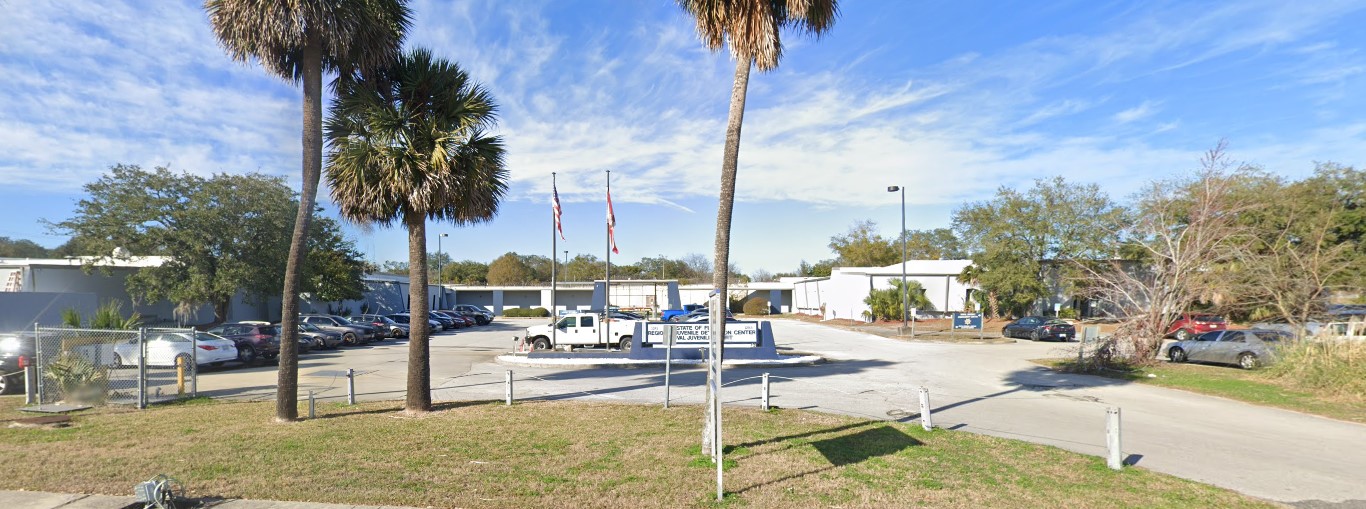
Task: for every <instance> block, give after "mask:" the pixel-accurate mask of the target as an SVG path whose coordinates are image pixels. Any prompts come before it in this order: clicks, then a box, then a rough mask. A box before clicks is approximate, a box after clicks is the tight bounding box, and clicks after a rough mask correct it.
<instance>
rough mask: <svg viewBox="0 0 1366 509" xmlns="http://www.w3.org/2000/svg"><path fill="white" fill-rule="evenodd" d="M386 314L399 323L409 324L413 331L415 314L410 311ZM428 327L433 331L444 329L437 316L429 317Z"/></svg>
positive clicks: (409, 328) (410, 329)
mask: <svg viewBox="0 0 1366 509" xmlns="http://www.w3.org/2000/svg"><path fill="white" fill-rule="evenodd" d="M384 316H385V317H386V318H388V319H390V320H393V321H395V322H398V323H401V324H405V325H407V326H408V330H409V331H412V327H413V323H412V321H413V315H411V314H408V313H394V314H392V315H384ZM427 329H428V330H430V331H432V332H439V331H441V329H442V325H441V322H438V321H436V319H435V318H428V319H427Z"/></svg>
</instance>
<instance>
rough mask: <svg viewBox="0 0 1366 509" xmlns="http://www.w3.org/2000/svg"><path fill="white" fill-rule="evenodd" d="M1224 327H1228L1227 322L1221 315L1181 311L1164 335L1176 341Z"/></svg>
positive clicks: (1223, 328)
mask: <svg viewBox="0 0 1366 509" xmlns="http://www.w3.org/2000/svg"><path fill="white" fill-rule="evenodd" d="M1226 329H1228V322H1225V321H1224V317H1222V316H1218V315H1208V314H1198V313H1183V314H1182V315H1181V316H1178V317H1176V321H1174V322H1172V324H1171V325H1170V326H1168V327H1167V334H1166V336H1167V337H1171V338H1176V340H1177V341H1185V340H1187V339H1190V338H1193V337H1195V336H1197V335H1199V334H1203V333H1206V332H1209V331H1215V330H1226Z"/></svg>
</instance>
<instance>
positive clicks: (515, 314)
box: [503, 308, 550, 318]
mask: <svg viewBox="0 0 1366 509" xmlns="http://www.w3.org/2000/svg"><path fill="white" fill-rule="evenodd" d="M503 316H506V317H508V318H544V317H548V316H550V310H548V309H546V308H529V309H528V308H504V309H503Z"/></svg>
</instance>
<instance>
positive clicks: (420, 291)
mask: <svg viewBox="0 0 1366 509" xmlns="http://www.w3.org/2000/svg"><path fill="white" fill-rule="evenodd" d="M404 222H406V223H407V224H408V306H409V309H408V315H409V317H410V318H411V319H410V320H409V328H408V394H407V398H406V399H405V400H404V403H403V410H404V411H405V412H407V413H409V414H416V413H423V412H430V411H431V410H432V365H431V357H430V346H429V345H430V338H431V326H430V325H429V324H428V323H427V318H428V317H429V316H431V312H430V310H429V309H428V307H427V218H426V216H423V215H422V214H412V213H410V214H405V216H404Z"/></svg>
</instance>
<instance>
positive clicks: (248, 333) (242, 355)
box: [206, 322, 280, 364]
mask: <svg viewBox="0 0 1366 509" xmlns="http://www.w3.org/2000/svg"><path fill="white" fill-rule="evenodd" d="M206 332H208V333H210V334H214V335H217V336H222V337H223V338H226V339H231V340H232V342H233V343H237V360H239V361H241V362H242V363H243V364H251V363H253V362H256V359H258V358H261V359H274V358H275V357H276V356H278V355H280V328H279V327H277V326H275V325H271V324H269V323H266V322H238V323H225V324H223V325H219V326H217V327H214V328H212V329H209V330H208V331H206Z"/></svg>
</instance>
